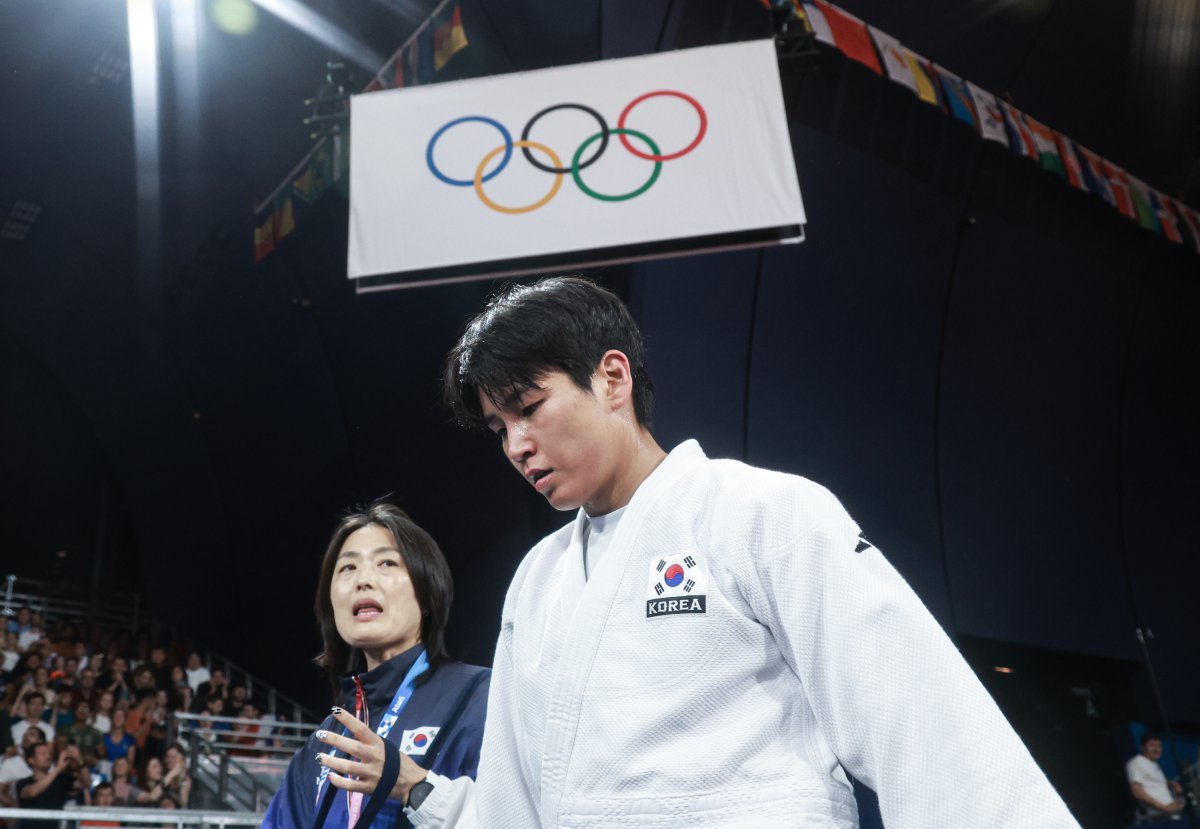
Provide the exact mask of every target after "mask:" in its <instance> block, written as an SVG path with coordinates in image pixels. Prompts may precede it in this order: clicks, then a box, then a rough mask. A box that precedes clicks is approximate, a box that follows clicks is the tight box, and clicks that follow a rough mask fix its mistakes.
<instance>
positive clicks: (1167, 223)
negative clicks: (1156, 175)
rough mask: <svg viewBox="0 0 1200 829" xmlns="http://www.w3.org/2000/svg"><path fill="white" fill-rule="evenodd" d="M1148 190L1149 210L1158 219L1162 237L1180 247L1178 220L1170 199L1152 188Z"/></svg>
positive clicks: (1180, 237)
mask: <svg viewBox="0 0 1200 829" xmlns="http://www.w3.org/2000/svg"><path fill="white" fill-rule="evenodd" d="M1148 189H1149V191H1150V209H1151V210H1153V211H1154V215H1155V217H1156V218H1157V219H1158V224H1159V227H1161V228H1162V235H1163V236H1166V237H1167V239H1169V240H1170V241H1172V242H1174V243H1175V244H1177V245H1182V244H1183V234H1181V233H1180V232H1179V219H1178V217H1177V216H1176V214H1175V211H1174V209H1172V207H1171V199H1170V198H1169V197H1168V196H1164V195H1163V194H1162V193H1160V192H1158V191H1157V190H1155V189H1154V188H1153V187H1150V188H1148Z"/></svg>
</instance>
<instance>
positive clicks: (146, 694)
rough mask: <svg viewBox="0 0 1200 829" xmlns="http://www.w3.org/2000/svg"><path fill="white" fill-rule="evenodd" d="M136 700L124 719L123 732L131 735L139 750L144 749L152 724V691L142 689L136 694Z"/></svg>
mask: <svg viewBox="0 0 1200 829" xmlns="http://www.w3.org/2000/svg"><path fill="white" fill-rule="evenodd" d="M136 699H137V702H136V703H135V704H134V706H133V708H131V709H130V710H129V715H128V716H127V717H126V718H125V730H126V731H128V732H129V733H130V734H132V735H133V739H134V740H135V741H136V742H137V747H138V749H139V750H140V749H143V748H145V747H146V738H147V737H148V736H149V735H150V726H151V725H152V724H153V722H154V717H153V711H154V691H153V690H152V689H149V688H142V689H140V690H139V691H138V692H137V696H136Z"/></svg>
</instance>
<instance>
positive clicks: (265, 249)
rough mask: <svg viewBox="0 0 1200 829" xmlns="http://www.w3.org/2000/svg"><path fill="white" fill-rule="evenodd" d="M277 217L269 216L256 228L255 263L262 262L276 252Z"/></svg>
mask: <svg viewBox="0 0 1200 829" xmlns="http://www.w3.org/2000/svg"><path fill="white" fill-rule="evenodd" d="M274 228H275V216H274V214H272V215H270V216H267V218H266V220H265V221H264V222H263V223H262V224H256V225H255V226H254V261H255V262H261V261H262V260H263V259H264V258H265V257H266V255H267V254H268V253H270V252H271V251H273V250H275V229H274Z"/></svg>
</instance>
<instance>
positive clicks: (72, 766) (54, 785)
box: [17, 743, 89, 829]
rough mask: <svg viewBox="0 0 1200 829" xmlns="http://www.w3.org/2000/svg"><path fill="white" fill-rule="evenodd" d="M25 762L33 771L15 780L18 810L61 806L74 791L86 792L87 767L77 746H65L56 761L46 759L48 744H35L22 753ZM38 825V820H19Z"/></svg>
mask: <svg viewBox="0 0 1200 829" xmlns="http://www.w3.org/2000/svg"><path fill="white" fill-rule="evenodd" d="M25 762H26V763H28V764H29V768H30V769H32V770H33V774H32V775H30V776H29V777H26V778H25V779H24V780H19V781H17V802H18V803H19V804H20V806H21V808H22V809H61V808H63V807H64V806H66V805H67V801H68V800H69V799H71V797H72V796H73V795H74V794H75V793H76V791H80V790H82V791H87V790H88V785H89V781H88V780H87V778H86V776H85V775H86V774H87V767H86V766H85V765H84V764H83V760H82V758H81V757H80V756H79V749H77V748H75V746H67V748H66V749H64V750H63V752H62V754H60V755H59V757H58V762H57V763H52V762H51V759H50V746H49V745H47V744H46V743H38V744H37V745H34V746H30V747H29V748H28V749H27V750H26V752H25ZM27 826H28V827H30V829H34V827H39V826H42V827H44V826H45V824H44V823H40V822H39V821H22V823H21V824H20V827H21V829H25V827H27Z"/></svg>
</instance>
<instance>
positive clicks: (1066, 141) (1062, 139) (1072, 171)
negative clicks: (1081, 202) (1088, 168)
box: [1054, 130, 1088, 191]
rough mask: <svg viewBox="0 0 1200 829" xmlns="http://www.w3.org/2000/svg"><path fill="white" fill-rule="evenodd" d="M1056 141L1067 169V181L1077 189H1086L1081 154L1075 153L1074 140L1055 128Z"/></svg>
mask: <svg viewBox="0 0 1200 829" xmlns="http://www.w3.org/2000/svg"><path fill="white" fill-rule="evenodd" d="M1054 143H1055V144H1057V145H1058V154H1059V155H1060V156H1061V157H1062V160H1063V166H1064V168H1065V169H1066V171H1067V181H1069V182H1070V183H1071V186H1072V187H1074V188H1075V189H1076V190H1084V191H1086V190H1087V189H1088V187H1087V185H1086V184H1084V183H1083V165H1082V164H1080V163H1079V156H1078V155H1076V154H1075V145H1074V142H1073V141H1071V139H1070V138H1067V137H1066V136H1065V135H1063V134H1062V133H1061V132H1059V131H1058V130H1054Z"/></svg>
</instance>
